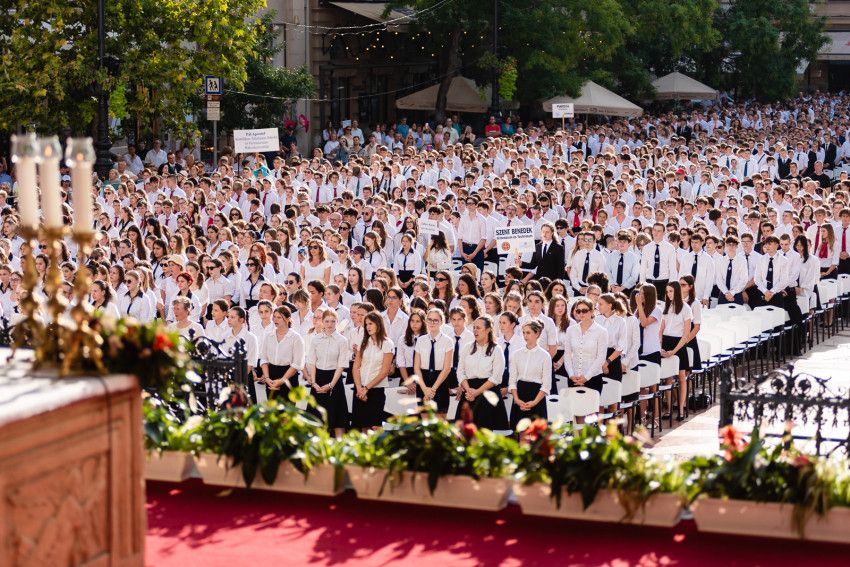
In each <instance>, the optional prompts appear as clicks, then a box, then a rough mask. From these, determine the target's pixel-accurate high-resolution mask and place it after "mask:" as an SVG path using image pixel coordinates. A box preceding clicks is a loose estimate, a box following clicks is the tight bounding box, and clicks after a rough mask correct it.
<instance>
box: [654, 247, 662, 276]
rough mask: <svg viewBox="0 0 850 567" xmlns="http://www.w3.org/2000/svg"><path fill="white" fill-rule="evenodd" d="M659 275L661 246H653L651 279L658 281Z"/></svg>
mask: <svg viewBox="0 0 850 567" xmlns="http://www.w3.org/2000/svg"><path fill="white" fill-rule="evenodd" d="M660 275H661V245H660V244H656V245H655V266H654V267H653V268H652V277H653V278H654V279H656V280H657V279H658V276H660Z"/></svg>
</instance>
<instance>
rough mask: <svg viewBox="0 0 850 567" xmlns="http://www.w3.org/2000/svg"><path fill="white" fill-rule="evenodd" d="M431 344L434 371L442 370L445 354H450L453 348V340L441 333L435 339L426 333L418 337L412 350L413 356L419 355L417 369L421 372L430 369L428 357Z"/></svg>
mask: <svg viewBox="0 0 850 567" xmlns="http://www.w3.org/2000/svg"><path fill="white" fill-rule="evenodd" d="M432 343H433V348H434V370H436V371H440V370H442V369H443V363H444V362H445V360H446V353H447V352H448V353H451V352H452V351H454V348H455V345H454V340H453V339H451V338H449V337H448V336H447V335H445V334H444V333H442V332H441V333H439V334H438V335H437V336H436V337H432V336H431V335H430V334H427V333H426V334H424V335H421V336H419V337H418V338H417V339H416V342H415V343H414V346H413V350H414V353H415V354H418V355H419V367H420V368H421V369H422V371H423V372H425V371H428V370H430V369H431V368H430V360H431V358H430V357H431V348H432ZM450 364H451V363H450Z"/></svg>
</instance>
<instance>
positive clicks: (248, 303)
mask: <svg viewBox="0 0 850 567" xmlns="http://www.w3.org/2000/svg"><path fill="white" fill-rule="evenodd" d="M259 302H260V300H259V299H246V300H245V312H246V313H247V312H248V310H249V309H251V308H252V307H254V306H255V305H256V304H258V303H259Z"/></svg>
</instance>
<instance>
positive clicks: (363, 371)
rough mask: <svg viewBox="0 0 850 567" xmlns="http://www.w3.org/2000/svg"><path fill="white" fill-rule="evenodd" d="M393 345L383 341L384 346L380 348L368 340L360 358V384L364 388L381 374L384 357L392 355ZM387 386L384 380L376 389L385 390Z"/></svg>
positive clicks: (385, 340)
mask: <svg viewBox="0 0 850 567" xmlns="http://www.w3.org/2000/svg"><path fill="white" fill-rule="evenodd" d="M394 349H395V345H393V342H392V341H391V340H389V339H384V344H382V345H381V346H380V347H379V346H378V345H376V344H375V341H374V340H373V339H369V343H368V344H367V345H366V348H365V349H363V352H362V353H361V356H360V383H361V385H363V386H364V387H365V386H367V385H368V384H369V382H371V381H372V380H374V379H375V378H376V377H377V376H378V374H380V373H381V368H382V367H383V365H384V355H385V354H392V353H393V350H394ZM387 385H388V383H387V379H386V378H384V379H383V380H382V381H381V382H380V383H379V384H378V385H377V386H376V387H377V388H386V387H387Z"/></svg>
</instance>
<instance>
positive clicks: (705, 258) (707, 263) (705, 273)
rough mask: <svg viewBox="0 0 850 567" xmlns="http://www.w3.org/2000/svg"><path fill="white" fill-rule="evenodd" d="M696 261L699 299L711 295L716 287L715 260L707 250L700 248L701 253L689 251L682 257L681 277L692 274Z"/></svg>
mask: <svg viewBox="0 0 850 567" xmlns="http://www.w3.org/2000/svg"><path fill="white" fill-rule="evenodd" d="M694 262H696V265H697V273H696V277H695V278H694V288H695V289H694V293H696V296H697V299H699V300H703V299H708V298H709V297H711V290H712V288H714V279H715V277H714V260H713V259H712V258H711V256H709V255H708V254H707V253H706V252H705V250H700V252H699V254H694V253H693V252H688V253H686V254H685V256H684V258H683V259H682V263H681V267H680V269H679V277H680V278H681V277H682V276H686V275H692V273H693V266H694Z"/></svg>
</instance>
